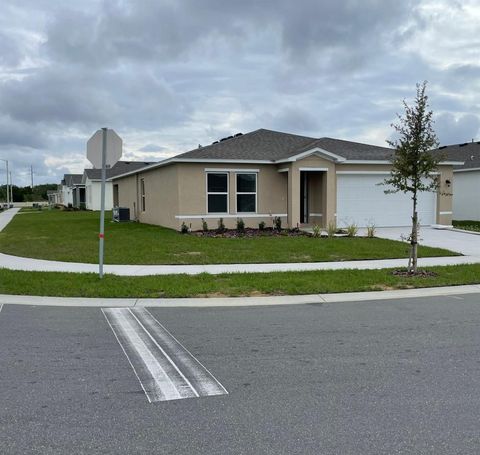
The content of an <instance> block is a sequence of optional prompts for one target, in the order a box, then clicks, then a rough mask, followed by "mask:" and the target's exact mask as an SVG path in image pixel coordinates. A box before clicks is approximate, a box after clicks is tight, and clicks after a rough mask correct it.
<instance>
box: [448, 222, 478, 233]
mask: <svg viewBox="0 0 480 455" xmlns="http://www.w3.org/2000/svg"><path fill="white" fill-rule="evenodd" d="M452 224H453V227H454V228H456V229H463V230H464V231H473V232H480V221H473V220H461V221H459V220H453V221H452Z"/></svg>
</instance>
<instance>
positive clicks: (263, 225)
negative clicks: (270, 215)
mask: <svg viewBox="0 0 480 455" xmlns="http://www.w3.org/2000/svg"><path fill="white" fill-rule="evenodd" d="M258 229H259V230H260V231H264V230H265V221H260V223H258Z"/></svg>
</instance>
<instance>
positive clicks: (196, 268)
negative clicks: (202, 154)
mask: <svg viewBox="0 0 480 455" xmlns="http://www.w3.org/2000/svg"><path fill="white" fill-rule="evenodd" d="M17 212H18V209H10V210H6V211H5V212H3V213H1V214H0V230H1V229H3V228H4V227H5V226H6V225H7V224H8V223H9V222H10V221H11V220H12V218H13V217H14V216H15V214H16V213H17ZM465 235H468V234H465ZM445 247H446V248H448V246H445ZM475 263H480V254H479V255H478V256H454V257H436V258H420V259H419V261H418V264H419V266H420V267H433V266H442V265H459V264H475ZM406 265H407V259H382V260H365V261H342V262H303V263H297V262H295V263H276V264H207V265H105V266H104V271H105V273H108V274H113V275H121V276H146V275H171V274H187V275H198V274H200V273H209V274H212V275H218V274H220V273H256V272H259V273H268V272H292V271H314V270H344V269H356V270H368V269H370V270H371V269H384V268H397V267H405V266H406ZM0 268H6V269H10V270H24V271H35V272H74V273H97V272H98V265H96V264H83V263H76V262H60V261H47V260H43V259H32V258H23V257H18V256H11V255H8V254H3V253H0Z"/></svg>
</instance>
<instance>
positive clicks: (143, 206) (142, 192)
mask: <svg viewBox="0 0 480 455" xmlns="http://www.w3.org/2000/svg"><path fill="white" fill-rule="evenodd" d="M140 208H141V210H142V212H146V211H147V197H146V191H145V179H144V178H141V179H140Z"/></svg>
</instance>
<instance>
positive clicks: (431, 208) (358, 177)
mask: <svg viewBox="0 0 480 455" xmlns="http://www.w3.org/2000/svg"><path fill="white" fill-rule="evenodd" d="M386 177H387V175H380V174H337V224H338V226H346V225H348V224H351V223H355V224H357V225H358V226H367V225H368V224H372V223H373V224H374V225H375V226H377V227H386V226H409V225H410V224H411V222H412V221H411V216H412V215H411V213H412V200H411V198H410V195H408V194H404V193H395V194H385V192H384V191H385V190H386V189H387V188H386V187H385V186H384V185H378V183H380V182H383V180H384V179H385V178H386ZM435 214H436V194H435V193H434V192H422V193H420V196H419V203H418V216H419V219H420V224H422V225H424V226H425V225H430V224H435Z"/></svg>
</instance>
